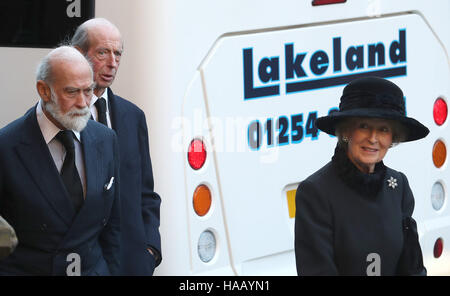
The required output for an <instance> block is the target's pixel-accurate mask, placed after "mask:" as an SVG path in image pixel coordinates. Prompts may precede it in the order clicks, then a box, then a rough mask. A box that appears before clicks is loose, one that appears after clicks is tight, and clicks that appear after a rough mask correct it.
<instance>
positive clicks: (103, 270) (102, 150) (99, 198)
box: [0, 46, 120, 275]
mask: <svg viewBox="0 0 450 296" xmlns="http://www.w3.org/2000/svg"><path fill="white" fill-rule="evenodd" d="M36 81H37V82H36V87H37V91H38V93H39V96H40V98H41V99H40V101H39V102H38V104H37V105H36V106H35V107H33V108H31V109H30V110H29V111H28V112H27V113H26V114H25V115H24V116H23V117H21V118H19V119H17V120H15V121H14V122H12V123H10V124H9V125H7V126H6V127H4V128H3V129H1V130H0V215H1V216H3V217H4V218H5V219H6V220H7V221H8V222H9V223H10V224H11V226H12V227H13V228H14V229H15V231H16V234H17V237H18V240H19V244H18V246H17V248H16V250H15V251H14V252H13V253H12V254H11V255H10V256H9V257H8V258H6V259H5V260H3V261H0V275H66V274H70V275H77V274H80V275H115V274H118V272H119V269H120V259H119V254H120V241H119V239H120V216H119V214H120V208H119V205H120V200H119V189H118V183H119V182H118V177H119V174H118V170H119V162H118V150H117V149H118V148H117V139H116V135H115V133H114V132H113V131H112V130H110V129H108V128H106V127H105V126H103V125H101V124H99V123H97V122H95V121H93V120H89V118H90V112H89V107H88V104H89V102H90V100H91V97H92V92H93V87H94V81H93V72H92V69H91V67H90V64H89V63H88V61H87V60H86V59H85V58H84V57H83V56H82V55H81V54H80V53H79V52H78V51H77V50H76V49H74V48H72V47H68V46H63V47H59V48H57V49H54V50H52V51H51V52H50V53H49V54H48V55H47V56H46V57H45V58H44V59H43V60H42V61H41V63H40V65H39V67H38V71H37V75H36Z"/></svg>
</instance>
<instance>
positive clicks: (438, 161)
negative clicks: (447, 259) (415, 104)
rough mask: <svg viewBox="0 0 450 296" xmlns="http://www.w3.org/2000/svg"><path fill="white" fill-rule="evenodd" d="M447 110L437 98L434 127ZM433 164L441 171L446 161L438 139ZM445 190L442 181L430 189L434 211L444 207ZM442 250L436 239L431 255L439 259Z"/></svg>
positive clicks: (442, 122) (444, 148) (444, 104)
mask: <svg viewBox="0 0 450 296" xmlns="http://www.w3.org/2000/svg"><path fill="white" fill-rule="evenodd" d="M447 116H448V108H447V102H446V101H445V100H444V99H443V98H438V99H437V100H436V101H435V102H434V106H433V119H434V122H435V123H436V125H438V126H442V125H443V124H444V123H445V122H446V121H447ZM432 156H433V164H434V166H435V167H436V168H438V169H441V168H442V167H443V165H444V164H445V162H446V160H447V147H446V145H445V142H444V141H443V140H442V139H438V140H436V141H435V142H434V145H433V151H432ZM444 202H445V188H444V184H443V183H442V181H437V182H436V183H434V184H433V187H432V189H431V205H432V206H433V209H434V210H435V211H439V210H441V209H442V207H443V206H444ZM443 249H444V241H443V239H442V238H438V239H437V240H436V242H435V243H434V250H433V255H434V257H435V258H439V257H441V255H442V251H443Z"/></svg>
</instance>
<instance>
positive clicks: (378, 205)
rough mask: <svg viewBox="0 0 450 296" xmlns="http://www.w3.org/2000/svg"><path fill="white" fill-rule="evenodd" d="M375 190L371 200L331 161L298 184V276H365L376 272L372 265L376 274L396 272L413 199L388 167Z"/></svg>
mask: <svg viewBox="0 0 450 296" xmlns="http://www.w3.org/2000/svg"><path fill="white" fill-rule="evenodd" d="M383 166H384V165H383ZM378 187H379V191H378V192H377V193H376V194H374V195H372V196H365V195H364V194H361V192H358V191H357V190H354V188H352V187H351V186H349V184H348V183H346V182H344V180H343V178H342V177H341V175H340V174H339V172H338V169H337V168H336V165H335V164H334V163H333V161H331V162H329V163H328V164H326V165H325V166H324V167H322V168H321V169H320V170H318V171H317V172H315V173H314V174H313V175H311V176H310V177H308V178H307V179H306V180H304V181H303V182H301V183H300V185H299V186H298V189H297V194H296V219H295V255H296V263H297V272H298V273H299V275H367V274H370V273H372V272H374V271H375V272H376V268H377V267H376V266H375V265H378V267H379V271H380V275H395V274H396V271H397V264H398V261H399V258H400V255H401V253H402V248H403V232H402V231H403V230H402V219H403V218H404V217H411V215H412V213H413V209H414V197H413V194H412V191H411V189H410V187H409V185H408V180H407V178H406V176H405V175H404V174H403V173H401V172H398V171H395V170H393V169H390V168H388V167H385V173H384V174H383V176H382V177H381V181H380V182H379V186H378ZM375 261H377V262H375ZM374 264H375V265H374Z"/></svg>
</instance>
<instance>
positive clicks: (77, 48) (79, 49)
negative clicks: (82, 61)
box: [74, 45, 85, 55]
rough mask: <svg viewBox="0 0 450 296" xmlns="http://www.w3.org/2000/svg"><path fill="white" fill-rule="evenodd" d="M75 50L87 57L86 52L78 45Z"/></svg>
mask: <svg viewBox="0 0 450 296" xmlns="http://www.w3.org/2000/svg"><path fill="white" fill-rule="evenodd" d="M74 48H75V49H76V50H78V51H79V52H80V53H81V54H82V55H85V52H84V51H83V50H82V49H81V47H79V46H78V45H75V46H74Z"/></svg>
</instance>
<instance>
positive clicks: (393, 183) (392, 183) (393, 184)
mask: <svg viewBox="0 0 450 296" xmlns="http://www.w3.org/2000/svg"><path fill="white" fill-rule="evenodd" d="M387 182H388V186H389V187H391V188H392V189H395V187H397V186H398V184H397V179H395V178H394V177H391V178H390V179H389V180H387Z"/></svg>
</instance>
